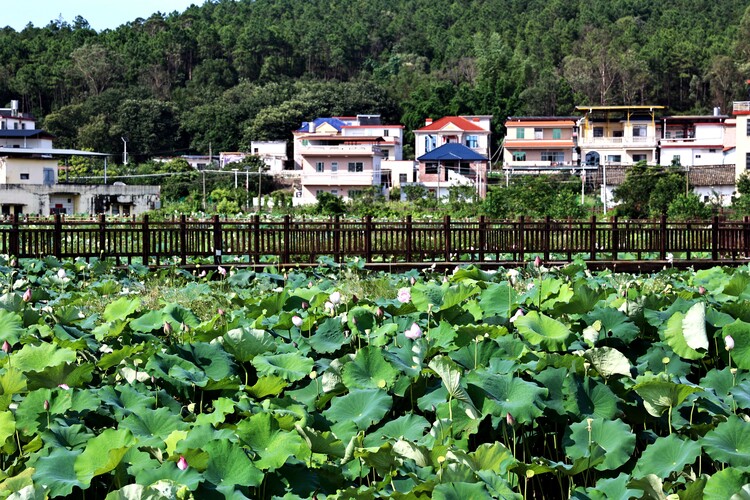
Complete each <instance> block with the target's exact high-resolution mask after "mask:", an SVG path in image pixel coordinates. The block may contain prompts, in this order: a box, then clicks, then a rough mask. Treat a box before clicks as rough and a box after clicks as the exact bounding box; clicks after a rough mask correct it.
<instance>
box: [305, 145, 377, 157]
mask: <svg viewBox="0 0 750 500" xmlns="http://www.w3.org/2000/svg"><path fill="white" fill-rule="evenodd" d="M300 151H301V152H302V154H303V155H305V154H306V155H318V154H320V155H323V154H326V155H329V154H334V155H335V154H347V155H351V154H362V155H372V154H380V153H381V148H380V146H375V145H372V144H368V145H364V146H363V145H359V146H355V145H336V146H314V145H307V146H302V148H301V149H300Z"/></svg>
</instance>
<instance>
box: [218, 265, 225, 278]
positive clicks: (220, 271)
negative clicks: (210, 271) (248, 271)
mask: <svg viewBox="0 0 750 500" xmlns="http://www.w3.org/2000/svg"><path fill="white" fill-rule="evenodd" d="M216 271H218V273H219V274H220V275H222V276H226V275H227V270H226V269H224V268H223V267H222V266H219V267H217V268H216Z"/></svg>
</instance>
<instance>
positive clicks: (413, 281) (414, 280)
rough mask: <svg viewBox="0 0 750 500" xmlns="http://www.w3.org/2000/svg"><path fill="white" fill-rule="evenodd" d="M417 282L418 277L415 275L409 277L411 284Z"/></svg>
mask: <svg viewBox="0 0 750 500" xmlns="http://www.w3.org/2000/svg"><path fill="white" fill-rule="evenodd" d="M416 282H417V279H416V278H415V277H414V276H412V277H411V278H409V283H411V286H414V284H415V283H416Z"/></svg>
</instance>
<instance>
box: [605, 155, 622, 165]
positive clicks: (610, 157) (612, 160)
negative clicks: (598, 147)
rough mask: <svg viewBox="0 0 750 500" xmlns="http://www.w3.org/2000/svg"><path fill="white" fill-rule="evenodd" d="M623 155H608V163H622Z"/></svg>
mask: <svg viewBox="0 0 750 500" xmlns="http://www.w3.org/2000/svg"><path fill="white" fill-rule="evenodd" d="M621 161H622V156H620V155H607V163H620V162H621Z"/></svg>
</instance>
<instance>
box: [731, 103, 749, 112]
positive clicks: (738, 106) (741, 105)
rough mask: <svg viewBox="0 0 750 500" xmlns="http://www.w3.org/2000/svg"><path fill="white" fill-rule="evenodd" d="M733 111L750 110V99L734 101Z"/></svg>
mask: <svg viewBox="0 0 750 500" xmlns="http://www.w3.org/2000/svg"><path fill="white" fill-rule="evenodd" d="M732 111H734V112H735V113H737V112H741V113H742V112H745V113H747V112H750V101H735V102H734V103H732Z"/></svg>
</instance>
